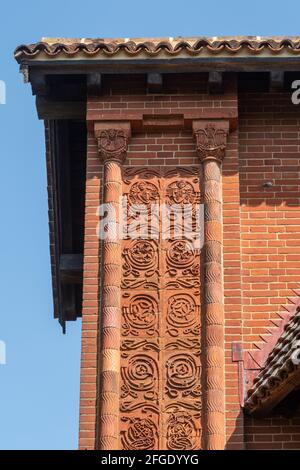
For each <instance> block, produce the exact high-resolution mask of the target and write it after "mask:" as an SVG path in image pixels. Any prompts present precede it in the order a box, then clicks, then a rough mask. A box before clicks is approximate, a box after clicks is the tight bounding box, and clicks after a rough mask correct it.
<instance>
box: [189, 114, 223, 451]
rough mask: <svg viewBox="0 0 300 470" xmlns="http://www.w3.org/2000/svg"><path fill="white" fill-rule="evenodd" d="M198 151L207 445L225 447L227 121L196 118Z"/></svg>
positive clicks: (216, 447) (209, 447) (204, 420)
mask: <svg viewBox="0 0 300 470" xmlns="http://www.w3.org/2000/svg"><path fill="white" fill-rule="evenodd" d="M193 130H194V134H195V137H196V141H197V151H198V155H199V158H200V161H201V164H202V167H203V194H204V195H203V202H204V317H203V330H202V331H203V356H204V357H203V362H204V369H203V370H204V387H203V400H204V410H203V411H204V413H203V427H204V429H203V431H204V441H205V442H204V448H205V449H207V450H217V449H224V446H225V379H224V375H225V371H224V363H225V350H224V307H223V274H222V184H221V163H222V160H223V158H224V155H225V147H226V139H227V134H228V123H227V122H226V121H215V122H214V121H210V122H207V121H206V122H205V121H194V123H193Z"/></svg>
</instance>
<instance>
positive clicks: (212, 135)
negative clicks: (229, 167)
mask: <svg viewBox="0 0 300 470" xmlns="http://www.w3.org/2000/svg"><path fill="white" fill-rule="evenodd" d="M194 133H195V137H196V142H197V151H198V155H199V158H200V160H201V162H203V161H205V160H215V161H217V162H221V161H222V160H223V158H224V155H225V148H226V141H227V134H228V131H227V129H226V127H224V126H219V125H218V124H216V123H208V124H206V125H205V126H203V127H198V128H196V129H195V130H194Z"/></svg>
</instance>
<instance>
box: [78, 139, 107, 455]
mask: <svg viewBox="0 0 300 470" xmlns="http://www.w3.org/2000/svg"><path fill="white" fill-rule="evenodd" d="M101 176H102V169H101V166H100V164H99V158H98V150H97V146H96V143H95V140H94V137H93V135H91V134H89V135H88V139H87V168H86V202H85V229H84V232H85V233H84V275H83V306H82V344H81V348H82V351H81V380H80V384H81V386H80V432H79V445H80V448H81V449H94V448H95V442H96V429H97V426H96V419H97V377H98V344H99V342H98V339H99V337H98V333H99V301H100V280H99V254H100V250H99V240H98V237H97V235H96V229H97V224H98V222H99V218H98V216H97V207H98V206H99V201H100V191H101Z"/></svg>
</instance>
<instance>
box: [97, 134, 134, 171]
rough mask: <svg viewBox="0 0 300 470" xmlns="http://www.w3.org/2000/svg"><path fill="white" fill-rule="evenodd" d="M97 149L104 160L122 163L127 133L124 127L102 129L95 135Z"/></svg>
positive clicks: (126, 143) (124, 156) (125, 151)
mask: <svg viewBox="0 0 300 470" xmlns="http://www.w3.org/2000/svg"><path fill="white" fill-rule="evenodd" d="M96 138H97V142H98V151H99V154H100V156H101V157H102V159H103V160H104V162H106V161H118V162H119V163H123V162H124V160H125V158H126V153H127V146H128V133H127V132H126V131H125V130H124V129H114V128H110V129H103V130H101V131H100V132H99V133H97V135H96Z"/></svg>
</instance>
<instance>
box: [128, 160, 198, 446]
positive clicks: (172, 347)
mask: <svg viewBox="0 0 300 470" xmlns="http://www.w3.org/2000/svg"><path fill="white" fill-rule="evenodd" d="M123 177H124V178H123V194H124V195H126V196H127V205H128V206H129V208H131V207H134V206H137V205H141V206H142V207H143V208H144V209H143V210H144V211H145V214H143V215H144V216H145V217H146V219H147V217H148V216H150V211H151V206H152V205H153V204H157V203H165V204H166V206H168V207H170V208H171V207H172V206H174V205H175V211H176V207H177V208H185V207H186V206H189V207H190V208H191V217H192V220H194V216H195V209H196V204H197V203H198V202H199V201H200V188H199V177H198V169H197V168H182V169H180V168H176V169H172V168H159V169H154V168H134V167H131V168H125V169H124V175H123ZM132 217H133V216H132ZM175 218H176V217H175ZM127 221H128V223H129V222H130V221H131V219H130V216H129V218H128V219H127ZM169 224H170V227H171V228H172V229H173V228H174V227H175V226H176V220H175V219H173V218H172V217H170V219H169ZM155 227H156V230H157V232H156V234H157V236H153V237H148V238H145V239H144V238H137V239H132V238H130V236H128V238H126V239H125V240H123V241H122V283H121V286H122V318H121V332H122V338H121V384H120V397H121V403H120V411H121V421H120V447H121V448H122V449H125V450H152V449H153V450H154V449H170V450H191V449H200V446H201V443H200V436H201V432H200V429H201V426H200V414H201V385H200V383H201V381H200V376H201V358H200V354H201V347H200V345H201V339H200V328H201V321H200V305H201V297H200V288H201V269H200V268H201V266H200V265H201V263H200V249H197V248H195V245H194V240H193V239H192V238H190V237H181V238H175V237H173V236H172V234H171V236H169V237H164V233H162V228H161V227H162V214H159V216H158V219H157V221H156V225H155Z"/></svg>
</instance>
